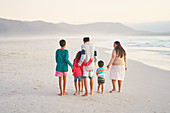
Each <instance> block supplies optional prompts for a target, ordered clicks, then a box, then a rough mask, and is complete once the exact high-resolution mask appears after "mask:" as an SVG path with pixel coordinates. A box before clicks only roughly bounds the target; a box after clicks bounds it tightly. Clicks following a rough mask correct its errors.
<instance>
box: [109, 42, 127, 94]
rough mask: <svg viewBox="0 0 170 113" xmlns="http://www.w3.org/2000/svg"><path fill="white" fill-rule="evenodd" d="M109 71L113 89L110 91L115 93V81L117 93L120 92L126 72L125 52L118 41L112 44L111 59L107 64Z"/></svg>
mask: <svg viewBox="0 0 170 113" xmlns="http://www.w3.org/2000/svg"><path fill="white" fill-rule="evenodd" d="M110 65H112V66H111V69H110V79H111V80H112V84H113V89H112V90H111V91H110V93H112V92H113V91H116V81H118V86H119V92H121V87H122V81H123V80H124V77H125V70H127V62H126V52H125V50H124V49H123V47H122V46H121V44H120V42H119V41H115V42H114V49H113V52H112V58H111V60H110V62H109V64H108V66H107V67H108V68H109V67H110Z"/></svg>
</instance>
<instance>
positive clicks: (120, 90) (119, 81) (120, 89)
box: [118, 80, 122, 93]
mask: <svg viewBox="0 0 170 113" xmlns="http://www.w3.org/2000/svg"><path fill="white" fill-rule="evenodd" d="M118 85H119V92H120V93H121V92H122V80H118Z"/></svg>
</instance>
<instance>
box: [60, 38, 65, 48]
mask: <svg viewBox="0 0 170 113" xmlns="http://www.w3.org/2000/svg"><path fill="white" fill-rule="evenodd" d="M65 45H66V41H65V40H64V39H62V40H60V46H61V47H64V46H65Z"/></svg>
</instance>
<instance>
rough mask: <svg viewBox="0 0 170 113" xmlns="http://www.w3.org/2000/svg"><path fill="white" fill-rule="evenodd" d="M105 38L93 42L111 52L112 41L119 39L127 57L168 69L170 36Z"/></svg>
mask: <svg viewBox="0 0 170 113" xmlns="http://www.w3.org/2000/svg"><path fill="white" fill-rule="evenodd" d="M100 38H102V37H100ZM105 39H106V41H104V42H98V43H95V45H96V46H100V47H105V48H107V50H106V51H105V52H108V53H111V52H112V50H113V43H114V41H120V42H121V44H122V46H123V47H124V49H125V50H126V52H127V58H128V59H132V60H136V61H139V62H142V63H144V64H147V65H150V66H153V67H157V68H160V69H163V70H168V71H170V36H123V37H120V36H111V37H105Z"/></svg>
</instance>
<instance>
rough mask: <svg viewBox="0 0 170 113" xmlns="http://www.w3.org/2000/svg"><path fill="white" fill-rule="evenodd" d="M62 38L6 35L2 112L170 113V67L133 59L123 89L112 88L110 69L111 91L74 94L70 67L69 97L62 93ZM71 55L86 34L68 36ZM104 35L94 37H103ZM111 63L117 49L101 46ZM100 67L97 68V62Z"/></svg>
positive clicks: (0, 62)
mask: <svg viewBox="0 0 170 113" xmlns="http://www.w3.org/2000/svg"><path fill="white" fill-rule="evenodd" d="M59 40H60V39H7V40H5V39H3V40H0V98H1V99H0V113H28V112H29V113H85V112H86V113H107V112H110V113H170V71H165V70H161V69H158V68H155V67H151V66H148V65H145V64H143V63H140V62H137V61H133V60H129V59H128V70H127V71H126V77H125V81H124V83H123V92H122V93H118V92H113V93H109V91H110V90H111V89H112V84H111V81H110V79H109V71H108V72H107V73H106V83H105V94H99V93H97V77H96V76H95V78H94V92H95V94H94V95H89V96H88V97H82V96H80V95H77V96H74V92H75V89H74V82H73V76H72V72H71V68H70V67H69V72H68V77H67V92H68V93H69V95H67V96H63V97H61V96H58V93H59V86H58V78H57V77H55V76H54V74H55V66H56V63H55V59H54V57H55V51H56V49H58V48H59V44H58V41H59ZM66 41H67V46H66V49H68V50H69V55H70V57H69V59H70V61H71V62H73V59H74V57H75V55H76V53H77V51H79V50H80V48H81V44H82V38H79V39H66ZM102 41H104V39H92V42H95V43H96V42H102ZM96 48H97V51H98V60H100V59H102V60H103V61H104V62H105V66H106V65H107V64H108V62H109V60H110V57H111V54H109V53H105V52H104V51H105V50H106V49H105V48H100V47H96ZM96 68H97V67H96Z"/></svg>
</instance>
